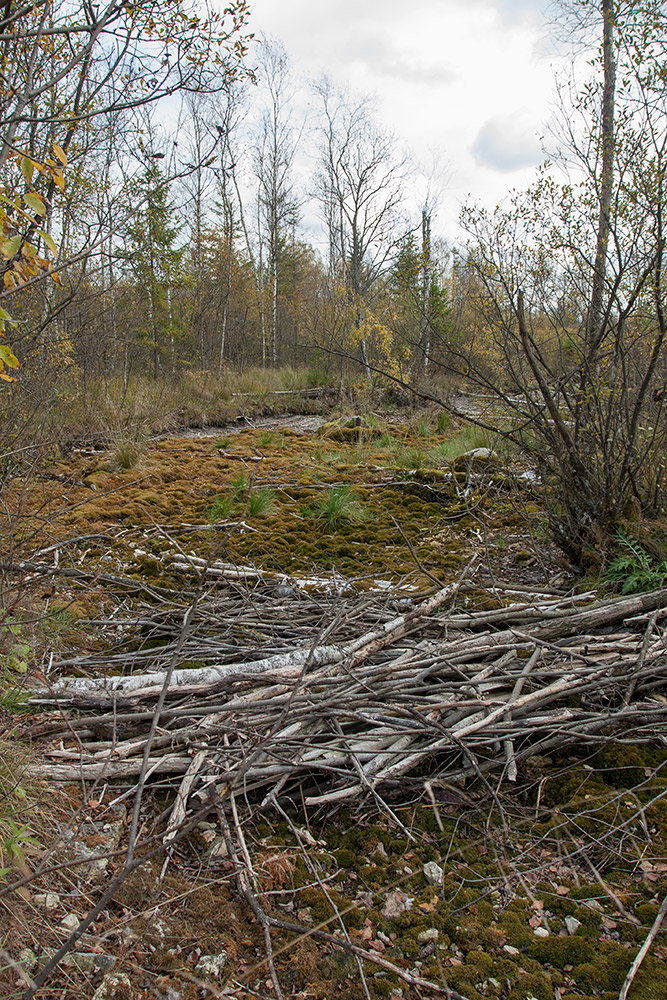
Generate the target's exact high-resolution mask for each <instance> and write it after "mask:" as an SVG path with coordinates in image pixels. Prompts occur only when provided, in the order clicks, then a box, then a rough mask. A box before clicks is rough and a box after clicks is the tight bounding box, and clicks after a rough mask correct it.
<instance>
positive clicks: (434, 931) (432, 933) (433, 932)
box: [417, 927, 440, 944]
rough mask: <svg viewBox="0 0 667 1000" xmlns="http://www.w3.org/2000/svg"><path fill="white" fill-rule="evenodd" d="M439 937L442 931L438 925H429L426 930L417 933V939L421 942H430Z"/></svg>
mask: <svg viewBox="0 0 667 1000" xmlns="http://www.w3.org/2000/svg"><path fill="white" fill-rule="evenodd" d="M439 937H440V933H439V931H438V928H437V927H427V928H426V930H425V931H422V932H421V933H420V934H418V935H417V941H418V942H419V944H428V943H429V942H430V941H437V940H438V938H439Z"/></svg>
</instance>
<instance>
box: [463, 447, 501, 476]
mask: <svg viewBox="0 0 667 1000" xmlns="http://www.w3.org/2000/svg"><path fill="white" fill-rule="evenodd" d="M497 460H498V454H497V452H495V451H494V450H493V448H472V449H471V451H466V452H464V453H463V454H462V455H458V456H457V457H456V458H455V459H454V468H455V469H459V470H461V471H465V470H466V469H469V468H470V467H471V466H472V465H493V464H494V463H495V462H497Z"/></svg>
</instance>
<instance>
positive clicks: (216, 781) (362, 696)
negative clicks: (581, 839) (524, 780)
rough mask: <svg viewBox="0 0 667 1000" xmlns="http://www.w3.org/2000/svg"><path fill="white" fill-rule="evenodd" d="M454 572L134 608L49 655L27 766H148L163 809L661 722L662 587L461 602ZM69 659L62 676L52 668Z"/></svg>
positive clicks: (75, 771)
mask: <svg viewBox="0 0 667 1000" xmlns="http://www.w3.org/2000/svg"><path fill="white" fill-rule="evenodd" d="M458 589H459V588H458V585H453V586H450V587H445V588H444V589H441V590H439V591H437V592H436V593H434V594H432V595H431V596H429V597H427V598H426V599H424V600H423V601H422V602H421V603H419V604H417V605H416V606H413V605H412V603H411V602H410V601H409V600H408V599H406V598H402V599H400V600H397V599H396V597H395V596H394V597H393V598H392V597H388V596H387V595H386V594H385V595H378V594H372V595H364V596H360V595H359V594H356V595H347V596H346V595H342V596H341V595H339V596H335V597H334V596H331V595H330V596H327V597H323V596H321V595H317V596H316V595H308V594H306V593H304V592H300V591H298V590H297V589H296V588H290V587H288V586H283V587H281V588H280V589H279V590H278V591H267V590H266V589H259V588H257V587H256V586H255V589H245V588H244V587H243V585H242V584H241V583H233V584H230V587H229V591H228V593H227V594H226V595H225V596H224V598H223V599H221V598H218V597H216V598H211V597H209V598H207V599H205V600H204V599H202V600H201V601H195V602H193V603H192V604H191V605H190V607H189V609H188V610H187V612H185V614H184V609H182V608H181V609H180V610H179V609H176V608H175V607H174V606H173V605H171V606H167V607H163V608H162V609H158V610H155V609H154V608H153V609H152V610H151V611H150V612H149V611H148V610H147V611H146V613H145V615H143V616H142V618H141V620H140V622H139V623H138V624H137V623H136V622H135V630H137V629H139V630H140V631H141V634H142V635H143V636H144V638H145V637H147V636H148V637H152V640H153V641H152V642H144V646H145V647H147V648H143V649H141V650H140V651H139V652H137V651H136V643H135V651H134V652H131V653H130V652H127V653H124V652H119V653H116V654H113V655H103V656H102V655H93V656H87V657H80V658H75V659H70V660H64V661H62V663H61V664H60V665H58V664H54V665H53V679H52V680H50V681H49V683H48V684H47V685H46V686H44V687H42V688H40V689H39V690H35V691H34V692H33V695H32V703H33V705H44V706H47V705H53V706H56V705H57V706H58V708H59V709H60V713H59V715H58V716H57V717H54V719H53V721H41V722H39V723H38V724H36V725H34V726H33V729H32V735H33V737H34V738H35V739H39V744H40V750H41V756H42V761H41V762H40V763H39V764H38V765H35V768H34V770H35V773H36V774H37V775H39V776H41V777H45V778H48V779H49V780H55V781H69V780H79V779H82V778H83V779H87V780H91V781H95V780H97V781H105V782H112V783H117V782H118V781H122V780H126V779H127V780H130V781H136V780H137V779H138V778H139V777H141V780H142V781H145V780H155V779H156V778H158V777H159V780H160V784H161V787H162V788H164V787H165V785H168V786H171V787H172V788H173V790H174V791H177V793H178V794H177V796H176V799H175V803H176V804H175V805H174V816H173V817H172V821H171V823H170V828H173V826H174V823H175V819H174V817H176V816H177V818H178V822H179V823H180V822H182V821H183V819H184V816H185V815H187V811H188V808H191V807H192V808H196V809H201V806H202V803H203V802H205V801H206V799H207V797H210V798H211V801H213V800H218V801H219V800H221V799H222V800H224V799H225V797H226V795H227V794H228V793H229V792H230V791H236V792H237V793H242V795H243V796H245V799H246V801H247V803H248V804H249V805H252V806H253V807H258V806H261V807H267V806H272V805H275V804H280V805H281V806H282V807H287V806H288V805H289V804H290V803H291V802H295V801H296V802H299V803H305V804H306V805H307V806H309V807H310V806H316V805H320V804H332V803H344V802H350V801H355V802H357V801H359V800H360V799H362V798H363V797H364V796H369V797H371V798H373V799H375V800H376V801H377V799H378V798H379V796H383V797H388V798H392V797H395V796H396V795H400V794H404V793H405V792H407V791H409V792H410V793H414V792H415V790H416V789H417V788H423V787H424V785H425V784H426V785H427V787H428V789H429V790H430V792H429V794H432V795H435V796H436V797H437V794H438V788H439V787H446V786H447V784H448V783H451V782H452V781H461V780H462V779H466V778H469V777H472V778H474V777H475V776H477V777H483V776H485V775H490V774H491V773H493V774H494V782H501V783H502V782H514V781H516V780H517V776H518V775H519V773H520V769H521V766H522V761H524V760H526V759H527V758H530V757H534V756H535V755H539V754H545V753H549V752H551V751H553V750H555V749H556V748H563V747H566V746H568V745H572V746H575V747H576V748H577V749H578V750H581V748H582V747H583V746H585V745H590V746H592V747H594V746H596V745H598V744H600V743H602V742H604V741H605V740H608V739H609V737H610V736H613V737H614V738H615V739H616V740H627V741H630V742H632V743H641V742H645V741H649V740H656V739H658V740H660V739H662V740H664V739H665V738H667V702H666V701H665V698H664V697H663V694H664V690H665V686H666V684H667V649H666V646H665V627H664V622H665V609H666V606H667V591H665V590H660V591H654V592H652V593H648V594H643V595H637V596H634V597H615V598H611V599H607V600H601V601H595V602H594V603H591V601H592V598H591V595H580V596H578V597H567V598H564V597H562V596H556V597H546V596H544V595H542V596H540V597H537V598H535V599H527V600H526V599H524V600H523V601H521V603H511V604H509V606H503V607H497V606H496V607H494V608H492V609H491V610H486V611H480V610H477V611H473V610H471V611H466V610H465V597H464V596H462V595H463V591H460V592H459V593H458V598H457V596H456V595H457V591H458ZM488 596H489V597H495V596H496V595H493V594H492V593H489V595H488ZM475 603H476V606H477V607H479V606H480V601H479V592H478V593H477V599H476V602H475ZM494 603H495V604H496V605H497V604H498V601H497V600H496V601H495V602H494ZM455 605H458V606H455ZM404 608H406V609H405V610H404ZM397 611H403V613H400V614H397ZM119 624H120V623H118V622H117V623H116V626H117V627H118V625H119ZM157 636H159V637H160V644H159V646H158V645H156V637H157ZM137 664H141V672H137ZM68 666H69V668H70V669H71V668H72V667H75V668H76V671H77V674H78V676H59V677H58V678H57V679H56V671H58V672H62V671H63V670H64V669H66V668H67V667H68Z"/></svg>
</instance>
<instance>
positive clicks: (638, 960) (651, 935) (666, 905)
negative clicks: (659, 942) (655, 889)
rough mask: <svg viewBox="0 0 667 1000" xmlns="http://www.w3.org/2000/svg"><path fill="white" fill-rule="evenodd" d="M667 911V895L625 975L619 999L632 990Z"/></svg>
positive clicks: (625, 997)
mask: <svg viewBox="0 0 667 1000" xmlns="http://www.w3.org/2000/svg"><path fill="white" fill-rule="evenodd" d="M665 913H667V896H665V898H664V899H663V901H662V903H661V904H660V909H659V910H658V913H657V915H656V918H655V920H654V921H653V926H652V927H651V929H650V931H649V932H648V934H647V935H646V940H645V941H644V943H643V945H642V946H641V948H640V949H639V951H638V953H637V956H636V957H635V960H634V962H633V963H632V965H631V966H630V968H629V969H628V974H627V976H626V977H625V982H624V983H623V986H622V987H621V992H620V993H619V994H618V1000H627V997H628V992H629V990H630V987H631V986H632V983H633V981H634V978H635V976H636V975H637V973H638V971H639V966H640V965H641V964H642V962H643V961H644V959H645V958H646V956H647V954H648V950H649V948H650V947H651V945H652V944H653V942H654V940H655V938H656V936H657V933H658V931H659V930H660V925H661V923H662V921H663V919H664V916H665Z"/></svg>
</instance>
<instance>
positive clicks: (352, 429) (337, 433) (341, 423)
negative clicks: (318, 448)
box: [318, 416, 381, 441]
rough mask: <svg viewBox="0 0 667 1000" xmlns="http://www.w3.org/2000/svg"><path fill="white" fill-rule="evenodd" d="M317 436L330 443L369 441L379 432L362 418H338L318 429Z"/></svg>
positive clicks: (377, 435)
mask: <svg viewBox="0 0 667 1000" xmlns="http://www.w3.org/2000/svg"><path fill="white" fill-rule="evenodd" d="M318 434H320V435H321V436H322V437H326V438H329V440H331V441H361V440H362V439H363V440H365V441H369V440H370V439H371V438H374V437H379V436H380V435H381V431H380V430H379V429H378V428H377V427H371V425H370V424H369V423H368V422H367V421H366V420H364V418H363V417H360V416H354V417H340V418H339V419H338V420H331V421H329V423H326V424H323V425H322V427H320V429H319V431H318Z"/></svg>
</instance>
